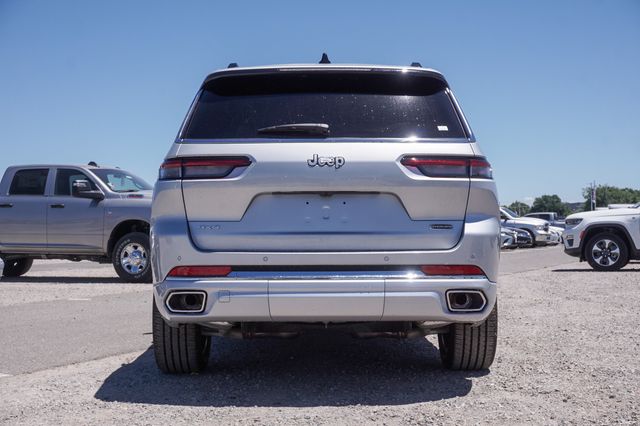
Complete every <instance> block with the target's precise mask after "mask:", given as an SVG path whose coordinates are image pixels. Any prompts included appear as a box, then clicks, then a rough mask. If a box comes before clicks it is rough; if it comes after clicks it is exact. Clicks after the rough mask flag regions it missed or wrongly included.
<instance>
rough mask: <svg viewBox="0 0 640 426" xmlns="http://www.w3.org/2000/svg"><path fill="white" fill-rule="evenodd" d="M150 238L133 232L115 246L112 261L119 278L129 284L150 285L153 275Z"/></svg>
mask: <svg viewBox="0 0 640 426" xmlns="http://www.w3.org/2000/svg"><path fill="white" fill-rule="evenodd" d="M150 251H151V250H150V244H149V236H148V235H147V234H144V233H142V232H131V233H130V234H127V235H125V236H124V237H122V238H120V239H119V240H118V242H117V243H116V245H115V246H114V249H113V253H112V254H111V260H112V262H113V268H114V269H115V270H116V272H117V274H118V276H120V278H122V279H123V280H124V281H126V282H129V283H150V282H151V281H152V279H153V277H152V275H151V259H150Z"/></svg>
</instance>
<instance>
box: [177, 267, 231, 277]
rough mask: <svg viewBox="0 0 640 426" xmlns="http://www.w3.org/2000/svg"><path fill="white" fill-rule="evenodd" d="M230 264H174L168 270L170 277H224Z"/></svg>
mask: <svg viewBox="0 0 640 426" xmlns="http://www.w3.org/2000/svg"><path fill="white" fill-rule="evenodd" d="M230 273H231V266H176V267H175V268H173V269H172V270H171V271H170V272H169V276H170V277H226V276H227V275H229V274H230Z"/></svg>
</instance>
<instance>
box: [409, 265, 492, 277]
mask: <svg viewBox="0 0 640 426" xmlns="http://www.w3.org/2000/svg"><path fill="white" fill-rule="evenodd" d="M420 269H421V270H422V272H424V274H425V275H484V271H483V270H482V269H480V268H479V267H477V266H475V265H424V266H422V267H421V268H420Z"/></svg>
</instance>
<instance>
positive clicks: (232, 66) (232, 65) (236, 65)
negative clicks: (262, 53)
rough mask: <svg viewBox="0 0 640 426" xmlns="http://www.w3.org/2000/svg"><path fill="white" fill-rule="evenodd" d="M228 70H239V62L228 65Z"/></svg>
mask: <svg viewBox="0 0 640 426" xmlns="http://www.w3.org/2000/svg"><path fill="white" fill-rule="evenodd" d="M227 68H238V63H237V62H231V63H230V64H229V65H227Z"/></svg>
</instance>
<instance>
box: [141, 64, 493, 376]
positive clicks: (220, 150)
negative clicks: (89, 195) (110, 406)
mask: <svg viewBox="0 0 640 426" xmlns="http://www.w3.org/2000/svg"><path fill="white" fill-rule="evenodd" d="M151 227H152V228H151V246H152V248H151V250H152V256H151V259H152V267H153V274H154V282H155V286H154V301H155V303H154V305H153V344H154V350H155V357H156V361H157V364H158V366H159V368H160V369H161V370H162V371H164V372H169V373H188V372H196V371H199V370H201V369H203V368H205V365H206V363H207V359H208V356H209V351H210V346H211V337H212V336H228V337H240V338H252V337H265V336H274V337H283V336H287V337H289V336H294V335H296V334H298V333H300V332H303V331H305V330H308V329H312V328H314V327H317V328H320V327H321V328H332V327H335V328H336V329H343V330H344V329H346V330H349V331H351V332H352V333H353V334H354V335H356V336H368V337H371V336H394V337H423V336H425V335H428V334H438V336H439V347H440V353H441V358H442V360H443V363H444V365H445V366H446V367H447V368H451V369H465V370H475V369H485V368H488V367H489V366H490V365H491V363H492V362H493V359H494V354H495V350H496V338H497V304H496V281H497V277H498V258H499V249H500V240H499V234H500V221H499V214H498V201H497V197H496V187H495V183H494V181H493V179H492V171H491V166H490V165H489V163H488V162H487V160H486V159H485V157H484V156H483V155H482V152H481V151H480V148H479V147H478V145H477V143H476V142H475V139H474V136H473V133H472V132H471V129H470V128H469V125H468V124H467V121H466V119H465V117H464V115H463V113H462V111H461V110H460V107H459V105H458V103H457V101H456V99H455V97H454V96H453V93H452V92H451V90H450V89H449V86H448V84H447V82H446V80H445V78H444V77H443V76H442V74H440V73H439V72H437V71H434V70H430V69H423V68H421V67H419V66H412V67H390V66H377V65H331V64H321V65H285V66H269V67H258V68H238V67H230V68H228V69H225V70H221V71H218V72H215V73H213V74H211V75H209V76H208V77H207V78H206V79H205V81H204V83H203V84H202V87H201V88H200V90H199V92H198V93H197V95H196V98H195V101H194V102H193V105H192V106H191V109H190V110H189V112H188V114H187V117H186V119H185V121H184V123H183V125H182V128H181V129H180V132H179V134H178V136H177V140H176V141H175V143H174V144H173V146H172V147H171V149H170V150H169V153H168V154H167V156H166V159H165V161H164V163H163V164H162V166H161V167H160V173H159V179H158V181H157V183H156V186H155V191H154V200H153V207H152V225H151Z"/></svg>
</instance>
